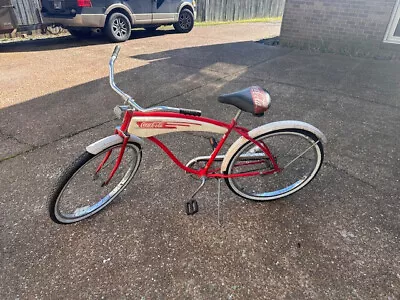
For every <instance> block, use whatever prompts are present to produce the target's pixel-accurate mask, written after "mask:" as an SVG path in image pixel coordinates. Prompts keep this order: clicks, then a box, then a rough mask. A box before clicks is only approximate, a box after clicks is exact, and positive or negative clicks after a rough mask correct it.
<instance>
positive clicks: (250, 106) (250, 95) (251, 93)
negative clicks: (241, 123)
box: [218, 86, 271, 117]
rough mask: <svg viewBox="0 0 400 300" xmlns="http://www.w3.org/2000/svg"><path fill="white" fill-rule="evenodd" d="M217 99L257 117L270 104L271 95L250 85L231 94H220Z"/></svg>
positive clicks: (261, 114)
mask: <svg viewBox="0 0 400 300" xmlns="http://www.w3.org/2000/svg"><path fill="white" fill-rule="evenodd" d="M218 101H219V102H221V103H225V104H230V105H234V106H236V107H237V108H239V109H241V110H243V111H245V112H249V113H252V114H253V115H254V116H257V117H261V116H263V115H264V112H265V111H267V110H268V108H269V107H270V106H271V96H270V95H269V93H268V91H267V90H265V89H263V88H261V87H259V86H252V87H249V88H247V89H244V90H241V91H238V92H235V93H232V94H224V95H221V96H219V97H218Z"/></svg>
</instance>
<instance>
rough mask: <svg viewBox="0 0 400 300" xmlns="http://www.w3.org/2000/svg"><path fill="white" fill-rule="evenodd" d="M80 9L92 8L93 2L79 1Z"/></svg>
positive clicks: (87, 0) (88, 0)
mask: <svg viewBox="0 0 400 300" xmlns="http://www.w3.org/2000/svg"><path fill="white" fill-rule="evenodd" d="M77 4H78V6H79V7H92V1H90V0H77Z"/></svg>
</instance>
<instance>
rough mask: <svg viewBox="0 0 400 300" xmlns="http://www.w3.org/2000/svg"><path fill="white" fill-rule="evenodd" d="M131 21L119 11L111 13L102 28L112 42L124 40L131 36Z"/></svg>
mask: <svg viewBox="0 0 400 300" xmlns="http://www.w3.org/2000/svg"><path fill="white" fill-rule="evenodd" d="M131 28H132V27H131V22H130V21H129V19H128V18H127V17H126V16H125V15H123V14H121V13H113V14H112V15H111V16H110V17H109V18H108V21H107V24H106V26H105V28H104V32H105V34H106V35H107V36H108V38H109V39H110V40H111V41H112V42H114V43H118V42H124V41H126V40H127V39H129V37H130V36H131Z"/></svg>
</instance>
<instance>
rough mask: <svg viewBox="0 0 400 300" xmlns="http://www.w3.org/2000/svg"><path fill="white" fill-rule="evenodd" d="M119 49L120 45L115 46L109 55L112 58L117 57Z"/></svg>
mask: <svg viewBox="0 0 400 300" xmlns="http://www.w3.org/2000/svg"><path fill="white" fill-rule="evenodd" d="M120 50H121V46H118V45H117V46H115V48H114V52H113V54H112V56H111V57H114V60H115V59H117V58H118V54H119V51H120Z"/></svg>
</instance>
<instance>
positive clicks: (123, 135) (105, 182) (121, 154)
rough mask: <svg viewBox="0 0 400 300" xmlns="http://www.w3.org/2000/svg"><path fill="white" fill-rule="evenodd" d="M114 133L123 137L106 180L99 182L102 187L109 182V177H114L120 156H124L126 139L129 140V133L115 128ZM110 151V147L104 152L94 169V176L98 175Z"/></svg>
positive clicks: (119, 162) (120, 159)
mask: <svg viewBox="0 0 400 300" xmlns="http://www.w3.org/2000/svg"><path fill="white" fill-rule="evenodd" d="M115 133H118V135H119V136H121V137H122V138H123V142H122V147H121V150H120V151H119V154H118V158H117V161H116V162H115V165H114V167H113V169H112V170H111V172H110V174H109V175H108V178H107V180H106V181H104V182H103V183H102V184H101V187H104V186H106V185H107V184H109V183H110V181H111V179H112V178H113V177H114V175H115V173H116V172H117V170H118V168H119V165H120V164H121V161H122V157H123V156H124V153H125V149H126V145H127V144H128V141H129V135H128V134H125V133H124V132H123V131H121V130H119V129H116V130H115ZM112 151H113V150H112V149H111V150H110V151H108V152H107V153H106V156H105V157H104V159H103V161H102V162H101V163H100V165H99V166H98V167H97V169H96V172H95V176H96V175H98V173H99V172H100V170H101V169H102V168H103V166H104V164H105V163H106V162H107V161H108V159H109V158H110V156H111V153H112Z"/></svg>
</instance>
